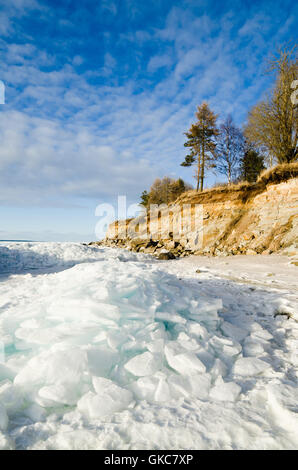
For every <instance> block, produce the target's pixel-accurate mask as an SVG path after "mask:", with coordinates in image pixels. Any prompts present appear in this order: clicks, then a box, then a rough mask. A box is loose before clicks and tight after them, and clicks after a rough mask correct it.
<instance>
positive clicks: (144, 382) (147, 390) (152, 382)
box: [130, 376, 159, 402]
mask: <svg viewBox="0 0 298 470" xmlns="http://www.w3.org/2000/svg"><path fill="white" fill-rule="evenodd" d="M158 384H159V379H158V378H157V377H154V376H151V377H142V378H140V379H138V380H137V381H136V382H133V383H132V384H131V385H130V390H131V391H132V392H133V393H134V395H135V396H136V397H137V398H138V399H139V400H147V401H148V402H154V401H155V393H156V390H157V387H158Z"/></svg>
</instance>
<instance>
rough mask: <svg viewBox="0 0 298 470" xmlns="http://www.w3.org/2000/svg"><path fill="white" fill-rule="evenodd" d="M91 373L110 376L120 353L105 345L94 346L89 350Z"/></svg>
mask: <svg viewBox="0 0 298 470" xmlns="http://www.w3.org/2000/svg"><path fill="white" fill-rule="evenodd" d="M87 357H88V365H89V370H90V372H91V374H93V375H98V376H104V377H108V376H109V375H110V373H111V370H112V368H113V367H114V366H115V365H116V364H117V362H118V361H119V353H118V352H117V351H115V350H112V349H110V348H107V347H105V346H100V347H93V348H91V349H89V350H88V351H87Z"/></svg>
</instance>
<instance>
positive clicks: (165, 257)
mask: <svg viewBox="0 0 298 470" xmlns="http://www.w3.org/2000/svg"><path fill="white" fill-rule="evenodd" d="M175 258H176V257H175V255H174V254H173V253H171V252H170V251H167V252H162V253H159V255H158V257H157V259H159V260H169V259H175Z"/></svg>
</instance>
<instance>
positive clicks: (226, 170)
mask: <svg viewBox="0 0 298 470" xmlns="http://www.w3.org/2000/svg"><path fill="white" fill-rule="evenodd" d="M216 143H217V145H216V153H217V163H216V168H217V170H218V171H219V173H221V174H223V175H226V176H227V178H228V184H231V182H232V180H233V179H234V178H235V177H236V174H237V171H238V170H239V166H240V160H241V155H242V152H243V146H244V138H243V135H242V132H241V131H240V129H239V128H238V127H236V126H235V124H234V122H233V119H232V117H231V116H230V115H229V116H228V117H227V118H226V120H225V121H224V122H223V123H222V124H221V125H220V126H219V133H218V136H217V142H216Z"/></svg>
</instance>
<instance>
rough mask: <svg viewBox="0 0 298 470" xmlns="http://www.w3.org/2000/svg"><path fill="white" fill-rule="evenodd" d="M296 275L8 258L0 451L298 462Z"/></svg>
mask: <svg viewBox="0 0 298 470" xmlns="http://www.w3.org/2000/svg"><path fill="white" fill-rule="evenodd" d="M198 268H200V273H196V270H197V269H198ZM297 269H298V268H297V267H296V266H294V265H293V264H291V263H290V260H289V258H286V257H282V256H280V257H278V256H275V255H274V256H267V257H266V256H260V257H259V256H253V257H249V256H248V257H231V258H216V259H209V258H201V257H190V258H185V259H180V260H171V261H157V260H155V259H153V258H152V257H150V256H149V255H144V254H134V253H130V252H127V251H125V250H119V249H110V248H99V247H89V246H83V245H81V244H74V243H65V244H63V243H7V244H1V245H0V281H1V282H0V448H1V449H12V448H16V449H78V448H81V449H177V448H179V449H255V448H259V449H294V448H297V446H298V432H297V431H298V419H297V416H298V415H297V412H298V408H297V396H298V393H297V379H298V355H297V345H298V323H297V317H295V314H296V312H297V292H296V291H295V279H296V278H297ZM268 272H269V273H271V274H273V275H270V276H267V275H266V273H268ZM272 278H274V283H273V282H272ZM285 312H287V313H289V314H290V315H291V316H292V318H290V319H288V317H287V316H285V315H276V314H277V313H285ZM2 350H3V354H1V353H2Z"/></svg>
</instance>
